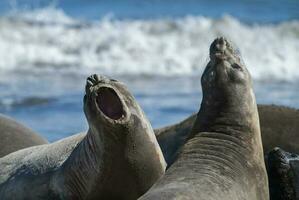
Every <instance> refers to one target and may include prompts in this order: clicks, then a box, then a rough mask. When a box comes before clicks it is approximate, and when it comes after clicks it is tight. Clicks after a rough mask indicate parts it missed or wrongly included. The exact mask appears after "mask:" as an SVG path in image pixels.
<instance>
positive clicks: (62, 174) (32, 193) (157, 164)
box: [0, 75, 166, 200]
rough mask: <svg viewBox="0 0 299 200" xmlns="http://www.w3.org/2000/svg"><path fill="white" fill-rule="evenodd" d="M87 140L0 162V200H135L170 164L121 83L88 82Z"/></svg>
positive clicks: (62, 142)
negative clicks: (167, 164) (166, 161)
mask: <svg viewBox="0 0 299 200" xmlns="http://www.w3.org/2000/svg"><path fill="white" fill-rule="evenodd" d="M84 112H85V115H86V118H87V121H88V124H89V130H88V132H87V134H85V133H82V134H77V135H74V136H71V137H68V138H65V139H63V140H60V141H57V142H55V143H52V144H46V145H39V146H35V147H30V148H26V149H24V150H20V151H17V152H15V153H12V154H9V155H7V156H5V157H3V158H0V166H1V167H0V199H5V200H10V199H13V200H19V199H30V200H35V199H111V200H113V199H118V200H131V199H137V198H138V197H139V196H141V195H142V194H143V193H145V192H146V191H147V190H148V189H149V188H150V187H151V186H152V185H153V184H154V183H155V182H156V180H158V179H159V178H160V177H161V176H162V175H163V174H164V171H165V167H166V163H165V160H164V158H163V155H162V152H161V150H160V147H159V145H158V143H157V141H156V138H155V135H154V133H153V130H152V128H151V126H150V124H149V122H148V120H147V119H146V117H145V116H144V113H143V111H142V110H141V109H140V107H139V105H138V104H137V103H136V101H135V99H134V97H133V96H132V95H131V94H130V92H129V91H128V90H127V88H126V87H125V86H124V85H123V84H122V83H120V82H118V81H115V80H112V79H108V78H106V77H103V76H97V75H93V76H90V77H89V78H88V79H87V83H86V95H85V97H84Z"/></svg>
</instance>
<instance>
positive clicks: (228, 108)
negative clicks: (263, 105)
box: [140, 38, 269, 200]
mask: <svg viewBox="0 0 299 200" xmlns="http://www.w3.org/2000/svg"><path fill="white" fill-rule="evenodd" d="M202 89H203V99H202V103H201V108H200V110H199V112H198V114H197V118H196V121H195V123H194V126H193V128H192V130H191V134H190V135H189V138H188V139H187V142H186V143H185V144H184V145H183V147H182V149H181V151H180V153H179V156H178V159H177V160H176V161H175V162H174V164H173V165H172V166H170V168H169V169H168V171H166V173H165V175H164V176H163V178H162V179H160V180H159V181H158V182H157V183H156V184H155V185H154V186H153V187H152V188H151V189H150V190H149V191H148V192H147V193H146V194H145V195H143V196H142V197H141V198H140V199H142V200H145V199H146V200H149V199H150V200H153V199H155V200H156V199H184V200H187V199H188V200H191V199H192V200H231V199H234V200H241V199H242V200H243V199H246V200H267V199H269V194H268V180H267V174H266V170H265V164H264V157H263V148H262V143H261V135H260V127H259V118H258V112H257V105H256V102H255V97H254V94H253V90H252V83H251V78H250V75H249V73H248V71H247V69H246V67H245V66H244V65H243V64H242V63H241V61H240V57H239V55H237V54H236V53H235V50H234V48H232V46H231V44H230V43H229V42H228V41H227V40H226V39H224V38H217V39H216V40H215V41H214V42H213V43H212V44H211V47H210V62H209V63H208V65H207V67H206V69H205V71H204V73H203V75H202Z"/></svg>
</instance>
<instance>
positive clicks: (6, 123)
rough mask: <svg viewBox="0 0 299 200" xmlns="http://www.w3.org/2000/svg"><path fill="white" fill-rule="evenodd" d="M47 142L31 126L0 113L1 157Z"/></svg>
mask: <svg viewBox="0 0 299 200" xmlns="http://www.w3.org/2000/svg"><path fill="white" fill-rule="evenodd" d="M47 143H48V142H47V140H46V139H44V138H43V137H42V136H40V135H38V134H37V133H35V132H34V131H33V130H31V129H30V128H28V127H26V126H24V125H23V124H21V123H19V122H17V121H15V120H14V119H12V118H9V117H7V116H4V115H1V114H0V158H1V157H3V156H5V155H7V154H9V153H12V152H15V151H17V150H20V149H24V148H27V147H31V146H36V145H41V144H47Z"/></svg>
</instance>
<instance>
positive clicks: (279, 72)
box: [0, 8, 299, 81]
mask: <svg viewBox="0 0 299 200" xmlns="http://www.w3.org/2000/svg"><path fill="white" fill-rule="evenodd" d="M220 35H223V36H226V37H228V38H229V39H230V40H232V41H233V42H234V43H235V44H237V46H238V47H239V49H240V51H241V53H242V55H243V58H244V61H245V63H246V64H247V66H248V68H249V70H250V72H251V74H252V76H253V78H254V79H257V80H261V79H263V80H265V79H266V80H285V81H293V80H296V79H299V64H298V58H299V21H291V22H284V23H280V24H276V25H269V24H268V25H267V24H266V25H257V24H256V25H247V24H244V23H242V22H240V21H238V20H237V19H235V18H233V17H230V16H224V17H222V18H221V19H218V20H215V19H211V18H206V17H202V16H187V17H184V18H178V19H154V20H141V19H139V20H128V19H127V20H117V19H113V18H109V17H107V18H104V19H101V20H98V21H95V22H94V21H93V22H86V21H80V20H77V19H74V18H71V17H69V16H67V15H66V14H65V13H63V11H61V10H59V9H56V8H47V9H41V10H36V11H32V12H25V13H17V14H14V15H9V16H5V17H1V18H0V55H1V59H0V70H1V72H2V73H1V75H0V77H1V76H3V75H5V73H6V72H22V73H23V72H28V73H35V74H40V73H47V72H53V71H56V70H57V71H63V72H67V73H68V72H70V73H78V74H85V73H93V72H100V73H105V74H110V75H113V74H133V75H134V74H146V75H157V74H159V75H166V76H172V75H194V74H195V75H199V74H200V73H201V72H202V70H203V68H204V67H205V64H206V63H207V59H208V50H209V44H210V43H211V42H212V40H213V39H214V38H215V37H217V36H220Z"/></svg>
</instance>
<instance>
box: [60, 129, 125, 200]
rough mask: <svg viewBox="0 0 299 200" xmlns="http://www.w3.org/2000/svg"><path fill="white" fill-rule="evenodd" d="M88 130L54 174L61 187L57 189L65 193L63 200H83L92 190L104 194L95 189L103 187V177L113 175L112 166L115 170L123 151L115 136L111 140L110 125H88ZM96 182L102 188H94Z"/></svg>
mask: <svg viewBox="0 0 299 200" xmlns="http://www.w3.org/2000/svg"><path fill="white" fill-rule="evenodd" d="M89 127H90V128H89V130H88V132H87V134H86V136H85V138H84V139H83V140H82V141H81V142H80V143H79V145H78V146H77V147H76V149H75V150H74V151H73V153H72V154H71V155H70V157H69V158H68V160H67V161H66V162H65V163H64V164H63V166H62V170H61V171H60V172H59V173H58V174H57V177H56V178H57V179H58V180H59V183H60V184H58V185H60V186H61V184H62V185H63V186H62V187H60V186H58V187H60V188H61V189H62V190H64V192H61V194H64V195H65V196H63V197H62V199H64V198H67V199H69V198H70V199H86V198H87V197H88V196H89V195H90V193H91V192H94V191H93V190H98V191H101V190H103V189H104V188H99V187H98V185H101V186H104V185H105V177H107V178H109V175H110V174H111V173H113V172H112V170H113V169H112V166H115V164H116V163H114V162H115V161H116V159H118V157H119V152H120V151H122V149H123V148H124V147H123V146H124V144H123V143H121V142H120V141H121V140H120V139H119V138H117V137H116V135H115V137H113V136H114V134H115V133H114V132H113V129H110V127H109V125H107V126H101V123H98V124H91V123H90V124H89ZM114 129H115V128H114ZM122 134H123V135H126V133H125V130H122ZM109 135H110V137H109ZM111 136H112V137H111ZM104 175H105V176H104ZM99 181H101V184H97V183H98V182H99ZM95 187H96V188H95ZM66 191H67V192H66Z"/></svg>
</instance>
